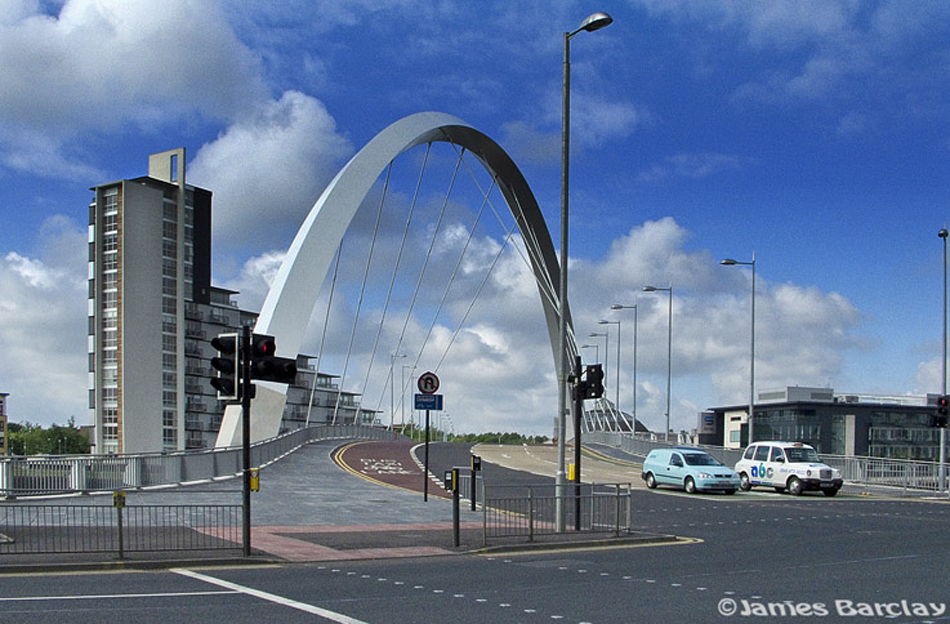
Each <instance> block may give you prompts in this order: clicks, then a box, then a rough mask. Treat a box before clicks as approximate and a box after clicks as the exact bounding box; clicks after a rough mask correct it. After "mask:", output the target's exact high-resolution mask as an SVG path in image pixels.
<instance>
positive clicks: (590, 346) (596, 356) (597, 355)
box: [578, 344, 600, 362]
mask: <svg viewBox="0 0 950 624" xmlns="http://www.w3.org/2000/svg"><path fill="white" fill-rule="evenodd" d="M578 348H579V349H593V350H594V362H599V361H600V345H596V344H582V345H581V346H580V347H578Z"/></svg>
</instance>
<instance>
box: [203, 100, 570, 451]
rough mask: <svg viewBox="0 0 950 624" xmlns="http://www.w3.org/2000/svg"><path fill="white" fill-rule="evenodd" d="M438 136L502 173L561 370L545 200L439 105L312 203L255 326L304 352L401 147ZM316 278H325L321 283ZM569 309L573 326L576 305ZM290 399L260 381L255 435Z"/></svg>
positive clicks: (488, 142) (232, 433) (275, 421)
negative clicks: (336, 271)
mask: <svg viewBox="0 0 950 624" xmlns="http://www.w3.org/2000/svg"><path fill="white" fill-rule="evenodd" d="M436 141H441V142H448V143H452V144H454V145H457V146H459V147H463V148H465V149H466V150H468V151H469V152H471V153H473V154H474V155H475V156H476V157H477V158H478V159H479V161H481V163H482V165H483V166H484V167H485V169H486V170H487V171H488V172H489V173H491V174H492V175H493V176H495V178H496V180H497V184H498V187H499V189H500V190H501V192H502V195H503V196H504V197H505V201H506V203H507V204H508V207H509V209H510V210H511V214H512V215H513V216H514V218H515V221H516V222H517V225H518V228H519V230H520V231H521V234H522V237H523V238H524V241H525V246H526V248H527V250H528V256H529V259H530V262H531V268H532V271H533V272H534V275H535V278H536V280H537V283H538V288H539V290H540V295H541V303H542V306H543V308H544V315H545V320H546V322H547V326H548V334H549V337H550V339H551V348H552V353H553V354H554V355H555V358H554V365H555V370H556V368H557V357H556V355H557V345H558V335H557V334H558V323H557V307H558V299H559V297H558V290H559V288H558V285H559V283H560V282H559V274H560V268H559V265H558V259H557V256H556V255H555V253H554V246H553V244H552V243H551V236H550V234H549V232H548V229H547V225H546V224H545V222H544V218H543V216H542V214H541V210H540V208H539V207H538V203H537V200H536V199H535V197H534V194H533V193H532V192H531V189H530V188H529V187H528V183H527V182H526V181H525V179H524V176H523V175H522V174H521V172H520V171H519V170H518V168H517V166H516V165H515V163H514V161H512V160H511V158H510V157H509V156H508V154H507V153H505V151H504V150H503V149H502V148H501V147H500V146H499V145H498V144H497V143H495V142H494V141H493V140H492V139H490V138H489V137H488V136H486V135H485V134H483V133H481V132H479V131H478V130H476V129H475V128H473V127H472V126H470V125H468V124H467V123H465V122H463V121H462V120H460V119H458V118H456V117H453V116H452V115H448V114H445V113H437V112H425V113H417V114H414V115H410V116H408V117H405V118H403V119H401V120H399V121H397V122H395V123H393V124H392V125H390V126H389V127H387V128H386V129H385V130H383V131H382V132H380V133H379V134H377V135H376V136H375V137H374V138H373V139H372V140H371V141H370V142H369V143H367V144H366V146H365V147H363V149H361V150H360V151H359V152H358V153H357V154H356V155H355V156H353V158H352V159H350V161H349V162H348V163H347V164H346V166H344V167H343V169H341V170H340V172H339V173H338V174H337V175H336V177H335V178H334V179H333V180H332V181H331V182H330V184H329V185H328V186H327V188H326V189H325V190H324V191H323V193H322V194H321V195H320V198H319V199H318V200H317V202H316V203H315V204H314V206H313V208H312V209H311V210H310V213H309V214H308V215H307V218H306V219H305V220H304V222H303V224H302V225H301V226H300V230H299V231H298V232H297V235H296V237H295V238H294V241H293V243H292V244H291V246H290V249H289V250H288V252H287V256H286V257H285V258H284V261H283V264H282V265H281V267H280V270H279V271H278V272H277V277H276V279H275V280H274V283H273V285H272V286H271V289H270V291H269V292H268V294H267V298H266V299H265V301H264V305H263V307H262V309H261V313H260V316H259V317H258V319H257V325H256V326H255V328H254V331H255V333H260V334H270V335H273V336H274V337H275V338H276V343H277V354H278V355H280V356H283V357H296V355H297V353H298V352H299V350H300V347H301V345H302V343H303V339H304V335H305V333H306V330H307V324H308V323H309V320H310V316H311V314H312V313H313V308H314V306H315V305H316V301H317V296H318V295H319V285H320V284H322V283H323V281H324V278H325V276H326V274H327V272H328V271H329V269H330V267H331V266H332V264H333V257H334V255H335V254H336V250H337V248H338V247H339V245H340V242H341V241H342V240H343V236H344V234H345V233H346V230H347V228H348V227H349V225H350V222H351V221H352V219H353V217H354V216H355V215H356V211H357V209H358V208H359V207H360V204H361V203H362V202H363V199H364V198H365V197H366V195H367V194H368V193H369V191H370V189H371V188H372V186H373V184H375V182H376V180H377V179H378V178H379V176H380V175H381V174H382V173H383V171H384V170H385V169H386V167H387V166H388V165H389V163H390V162H391V161H392V160H393V159H395V158H396V157H397V156H399V154H401V153H403V152H405V151H407V150H409V149H411V148H413V147H415V146H417V145H422V144H425V143H430V142H436ZM314 284H317V285H318V286H317V287H316V288H315V287H314ZM567 314H568V317H567V318H568V327H569V328H570V327H571V324H570V311H569V310H568V312H567ZM566 351H567V353H566V356H567V358H569V359H567V360H566V361H568V362H570V361H573V357H574V353H576V345H575V344H574V341H573V330H572V329H569V339H568V344H567V347H566ZM285 401H286V386H283V385H280V384H272V383H267V382H263V383H262V382H257V397H256V398H255V399H254V401H253V407H252V409H251V416H252V422H251V439H252V441H258V440H263V439H266V438H269V437H272V436H275V435H277V433H278V432H279V429H280V421H281V417H282V415H283V407H284V403H285ZM240 416H241V407H240V406H237V405H230V406H228V408H227V409H226V410H225V414H224V419H223V421H222V423H221V430H220V431H219V433H218V439H217V443H216V445H217V446H219V447H221V446H234V445H237V444H240V443H241V427H240V420H241V419H240Z"/></svg>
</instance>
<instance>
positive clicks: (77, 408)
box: [0, 217, 87, 424]
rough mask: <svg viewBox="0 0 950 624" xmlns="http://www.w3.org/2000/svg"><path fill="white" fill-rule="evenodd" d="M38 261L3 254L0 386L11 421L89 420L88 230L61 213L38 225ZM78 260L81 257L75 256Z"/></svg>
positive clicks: (0, 309)
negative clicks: (40, 242)
mask: <svg viewBox="0 0 950 624" xmlns="http://www.w3.org/2000/svg"><path fill="white" fill-rule="evenodd" d="M43 236H44V247H45V249H46V250H47V253H44V256H43V258H42V259H40V258H30V257H27V256H24V255H21V254H18V253H15V252H9V253H7V254H6V255H5V256H3V257H2V258H0V292H2V293H3V300H2V301H0V344H2V345H3V351H4V355H5V362H6V363H5V365H4V367H3V377H2V381H0V386H2V388H0V390H2V391H3V392H9V393H10V399H9V409H8V414H9V416H10V418H11V420H13V421H14V422H22V421H26V420H29V421H30V422H34V423H41V424H50V423H53V422H56V423H58V424H65V423H66V421H67V420H68V419H69V418H70V417H72V416H74V417H76V421H77V422H78V423H80V424H82V423H85V422H86V420H87V418H86V401H85V396H86V374H87V363H86V340H85V336H86V280H85V276H86V270H85V267H86V265H85V262H84V259H85V248H86V245H85V232H83V231H82V230H79V229H78V228H76V227H75V226H74V225H73V226H71V225H70V224H69V222H68V221H66V220H64V218H62V217H54V218H52V219H50V220H48V221H47V222H46V223H45V224H44V226H43ZM77 259H78V261H77Z"/></svg>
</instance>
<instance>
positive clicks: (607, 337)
mask: <svg viewBox="0 0 950 624" xmlns="http://www.w3.org/2000/svg"><path fill="white" fill-rule="evenodd" d="M587 337H588V338H603V339H604V368H605V369H606V368H608V366H607V359H608V358H607V355H608V351H607V350H608V349H609V348H610V335H609V334H608V333H607V332H603V333H599V332H591V333H589V334H587ZM598 350H599V349H598ZM599 359H600V358H598V360H599Z"/></svg>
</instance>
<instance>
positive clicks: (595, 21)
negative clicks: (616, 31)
mask: <svg viewBox="0 0 950 624" xmlns="http://www.w3.org/2000/svg"><path fill="white" fill-rule="evenodd" d="M613 21H614V18H612V17H610V16H609V15H607V14H606V13H603V12H600V11H598V12H597V13H593V14H591V15H589V16H588V17H587V19H585V20H584V21H583V22H581V25H580V26H579V27H578V28H577V30H586V31H587V32H594V31H595V30H600V29H601V28H604V27H605V26H610V24H611V23H612V22H613Z"/></svg>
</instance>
